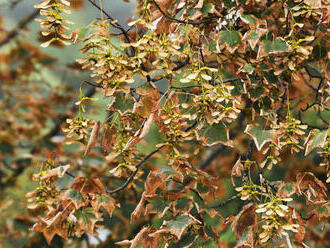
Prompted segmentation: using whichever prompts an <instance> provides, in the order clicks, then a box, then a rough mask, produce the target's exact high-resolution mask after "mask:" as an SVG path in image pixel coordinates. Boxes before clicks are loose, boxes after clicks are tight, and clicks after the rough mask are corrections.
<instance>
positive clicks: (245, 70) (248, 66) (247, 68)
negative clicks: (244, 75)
mask: <svg viewBox="0 0 330 248" xmlns="http://www.w3.org/2000/svg"><path fill="white" fill-rule="evenodd" d="M243 71H244V72H248V73H252V72H253V71H254V67H253V66H252V65H251V64H246V65H245V66H244V68H243Z"/></svg>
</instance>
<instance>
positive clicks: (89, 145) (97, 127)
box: [84, 121, 100, 156]
mask: <svg viewBox="0 0 330 248" xmlns="http://www.w3.org/2000/svg"><path fill="white" fill-rule="evenodd" d="M99 130H100V121H97V122H95V123H94V127H93V129H92V132H91V136H90V137H89V140H88V143H87V146H86V150H85V153H84V156H86V155H87V154H88V153H89V152H90V150H92V149H93V147H94V146H95V144H96V141H97V138H98V135H99Z"/></svg>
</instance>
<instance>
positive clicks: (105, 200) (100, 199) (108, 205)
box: [91, 194, 119, 216]
mask: <svg viewBox="0 0 330 248" xmlns="http://www.w3.org/2000/svg"><path fill="white" fill-rule="evenodd" d="M91 204H92V207H93V209H94V210H95V211H96V212H98V211H99V209H100V207H103V208H104V209H105V210H106V211H107V212H108V213H109V215H110V216H112V213H113V211H114V210H115V208H116V206H119V204H116V201H115V199H113V198H112V197H111V196H109V195H107V194H100V195H97V196H96V197H95V198H94V199H93V200H92V201H91Z"/></svg>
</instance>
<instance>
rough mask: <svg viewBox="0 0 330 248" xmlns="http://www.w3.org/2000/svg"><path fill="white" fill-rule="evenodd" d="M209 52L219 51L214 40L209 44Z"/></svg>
mask: <svg viewBox="0 0 330 248" xmlns="http://www.w3.org/2000/svg"><path fill="white" fill-rule="evenodd" d="M208 45H209V50H210V51H211V52H215V51H216V50H217V42H216V41H214V40H212V41H211V42H210V43H209V44H208Z"/></svg>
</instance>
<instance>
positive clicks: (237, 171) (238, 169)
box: [230, 158, 244, 186]
mask: <svg viewBox="0 0 330 248" xmlns="http://www.w3.org/2000/svg"><path fill="white" fill-rule="evenodd" d="M243 171H244V166H243V164H242V163H241V159H240V158H239V159H238V160H237V161H236V163H235V165H234V166H233V168H232V170H231V178H230V180H231V183H232V185H234V186H235V183H234V177H242V175H243Z"/></svg>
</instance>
